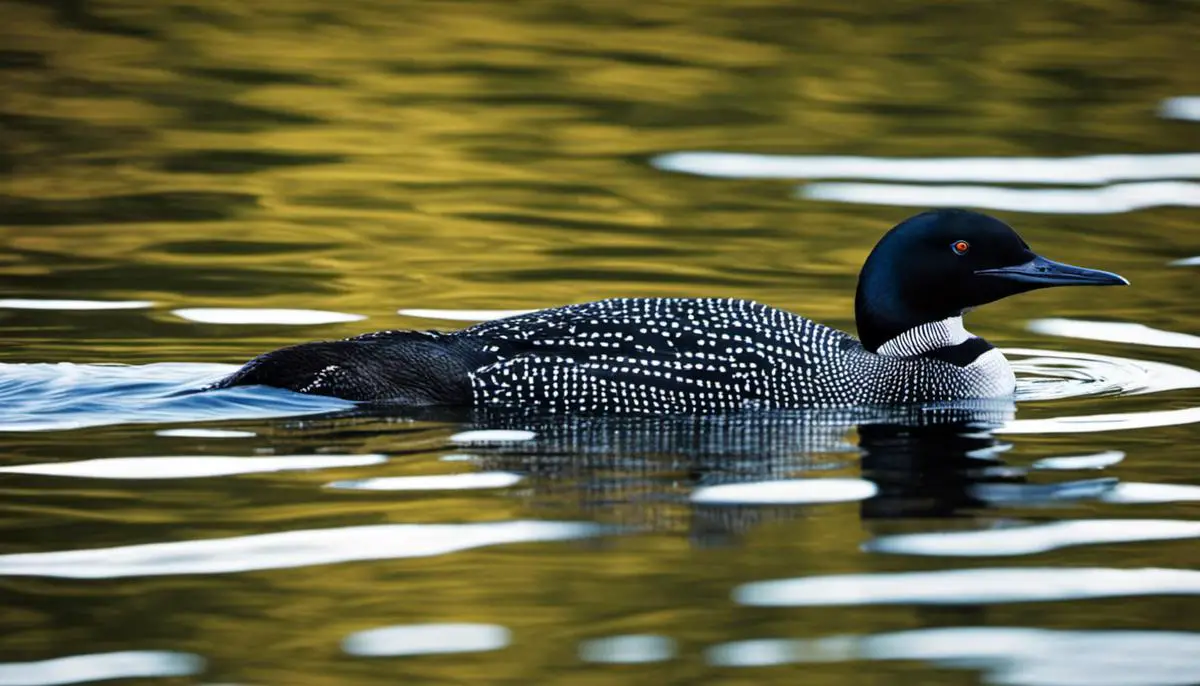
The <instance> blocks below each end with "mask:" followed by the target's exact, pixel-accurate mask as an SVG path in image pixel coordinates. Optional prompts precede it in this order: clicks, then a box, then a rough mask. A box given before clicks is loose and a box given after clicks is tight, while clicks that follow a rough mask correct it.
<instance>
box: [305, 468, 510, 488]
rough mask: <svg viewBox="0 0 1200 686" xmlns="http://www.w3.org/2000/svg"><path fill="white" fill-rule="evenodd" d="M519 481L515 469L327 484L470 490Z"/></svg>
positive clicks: (504, 486) (348, 486)
mask: <svg viewBox="0 0 1200 686" xmlns="http://www.w3.org/2000/svg"><path fill="white" fill-rule="evenodd" d="M520 482H521V475H520V474H513V473H512V472H472V473H470V474H438V475H435V476H391V477H381V478H377V479H353V480H347V481H334V482H333V483H331V484H328V487H329V488H342V489H348V490H356V491H467V490H474V489H484V488H507V487H509V486H513V485H516V484H518V483H520Z"/></svg>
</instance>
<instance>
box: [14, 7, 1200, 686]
mask: <svg viewBox="0 0 1200 686" xmlns="http://www.w3.org/2000/svg"><path fill="white" fill-rule="evenodd" d="M0 12H2V16H3V17H4V21H3V22H0V24H3V27H2V28H0V86H2V89H0V92H2V93H3V95H2V96H0V169H2V170H3V171H4V176H3V182H2V183H3V185H2V187H0V237H2V240H3V246H4V249H3V251H0V306H2V307H0V334H2V336H0V340H2V343H0V430H2V431H3V432H2V433H0V531H2V535H0V684H5V685H15V684H68V683H86V682H90V681H100V680H104V679H118V680H121V679H126V680H134V679H138V678H144V679H145V680H146V681H148V682H161V683H207V684H218V683H237V684H251V685H264V686H265V685H267V684H349V683H352V684H357V683H364V684H366V683H380V684H383V683H397V682H404V683H409V682H413V683H467V682H470V683H474V682H478V683H514V684H517V683H519V684H525V683H572V684H576V683H580V684H589V683H596V684H599V683H613V682H622V683H654V684H661V683H689V684H690V683H756V684H757V683H796V682H802V683H811V684H860V683H921V684H943V683H944V684H952V683H953V684H959V683H994V684H1018V685H1026V684H1030V685H1032V684H1037V685H1041V684H1088V685H1097V684H1099V685H1106V684H1121V685H1124V684H1192V683H1197V682H1200V657H1198V656H1200V625H1197V621H1196V617H1197V611H1198V610H1200V603H1198V601H1197V596H1198V595H1200V569H1198V566H1200V547H1198V545H1197V539H1198V538H1200V521H1198V519H1197V515H1198V514H1200V511H1198V510H1197V503H1198V502H1200V478H1198V477H1197V472H1196V464H1197V463H1198V460H1200V449H1198V448H1197V447H1196V438H1197V436H1198V433H1197V427H1198V426H1200V391H1198V390H1197V389H1198V388H1200V372H1198V371H1196V370H1197V369H1198V368H1200V353H1198V350H1200V337H1198V336H1200V316H1198V315H1197V308H1196V302H1197V298H1198V296H1200V289H1198V287H1197V284H1198V283H1200V280H1198V279H1197V269H1198V268H1200V260H1198V259H1197V257H1198V256H1200V232H1198V231H1197V228H1196V223H1197V221H1198V220H1200V215H1198V214H1197V212H1198V210H1197V207H1198V206H1200V185H1198V184H1197V179H1200V122H1197V121H1196V120H1197V119H1200V112H1198V110H1200V101H1197V99H1196V97H1195V96H1197V95H1200V76H1198V74H1200V72H1197V71H1196V69H1195V67H1194V65H1195V64H1198V63H1200V9H1198V7H1197V5H1196V4H1194V3H1188V2H1169V1H1168V2H1133V1H1130V2H1116V1H1112V0H1098V1H1095V2H1086V3H1084V2H1071V3H1038V2H1013V3H1004V4H994V3H929V4H924V3H917V2H862V3H841V2H822V1H815V2H804V3H800V4H796V3H782V2H750V3H736V4H730V3H700V2H693V3H657V2H655V3H648V2H642V3H629V2H605V3H568V2H529V3H513V2H493V3H487V2H453V3H450V2H443V3H435V2H405V3H386V2H340V3H332V4H331V3H318V2H304V1H296V2H269V1H265V0H264V1H261V2H254V3H234V2H216V1H213V2H207V3H205V2H186V1H184V2H172V3H151V2H143V3H130V2H87V1H85V0H71V1H67V0H62V1H60V2H5V3H0ZM704 153H714V154H704ZM729 153H740V154H749V155H752V156H750V157H730V156H729V155H728V154H729ZM939 204H960V205H969V206H973V207H979V208H982V209H986V210H990V211H993V212H995V213H996V214H998V215H999V216H1002V217H1003V218H1005V219H1006V220H1008V221H1010V222H1011V223H1013V224H1014V225H1015V226H1017V227H1018V228H1019V229H1020V230H1021V232H1022V234H1023V235H1024V236H1025V237H1026V238H1027V239H1028V240H1029V242H1030V243H1031V244H1032V245H1033V246H1034V247H1035V248H1036V249H1038V250H1039V252H1042V253H1043V254H1046V255H1048V256H1050V257H1053V258H1056V259H1061V260H1065V261H1069V262H1073V263H1078V264H1085V265H1088V266H1093V267H1097V268H1102V269H1107V270H1112V271H1116V272H1119V273H1121V274H1123V275H1125V276H1127V277H1128V278H1129V279H1130V280H1131V281H1132V282H1133V287H1132V288H1126V289H1105V290H1103V291H1096V290H1089V289H1061V290H1060V291H1048V292H1040V293H1036V294H1031V295H1027V296H1024V297H1021V298H1017V299H1013V300H1011V301H1009V302H1003V303H998V304H996V305H992V306H988V307H987V308H985V309H983V310H982V311H979V312H976V313H974V314H973V315H972V316H971V317H970V321H969V324H970V326H971V328H972V330H973V331H975V332H976V333H979V334H981V335H984V336H986V337H987V338H989V339H990V340H992V341H994V342H996V343H997V344H999V345H1001V346H1003V347H1005V348H1006V349H1008V350H1009V356H1010V359H1012V360H1013V361H1014V362H1015V363H1016V365H1017V367H1018V373H1019V377H1020V387H1019V390H1018V402H1017V404H1016V405H1015V406H1013V405H1011V404H1009V403H985V404H976V405H973V406H966V407H963V406H959V407H943V408H933V409H926V410H924V411H920V412H916V411H904V412H884V411H870V412H867V411H862V412H855V413H849V412H847V413H833V414H822V415H815V414H804V413H792V414H777V415H769V416H757V417H740V418H734V419H713V418H674V419H660V420H650V421H640V422H635V421H629V420H607V421H600V420H570V419H559V420H557V421H553V422H550V421H543V422H530V421H527V420H518V419H515V418H511V417H496V416H490V417H471V416H418V417H411V416H410V417H404V416H398V415H396V413H394V412H390V413H389V412H387V411H381V410H379V409H378V408H359V407H354V406H351V405H349V404H347V403H341V402H339V401H332V400H329V399H320V398H307V397H302V396H296V395H291V394H288V393H284V392H275V391H266V390H262V389H238V390H235V391H225V392H220V393H213V394H204V395H193V394H181V393H179V392H180V391H184V390H187V389H190V388H194V387H196V386H198V385H200V384H202V383H204V382H206V381H209V380H212V379H214V378H217V377H219V376H220V375H221V374H223V373H226V372H227V371H229V370H230V369H232V368H233V367H232V365H235V364H238V363H240V362H241V361H243V360H244V359H246V358H248V357H250V356H252V355H254V354H256V353H258V352H261V351H264V350H267V349H270V348H272V347H276V346H280V345H285V344H288V343H293V342H297V341H302V340H310V339H314V338H329V337H338V336H343V335H349V334H353V333H358V332H361V331H366V330H373V329H383V328H394V327H405V326H411V327H417V326H421V327H430V326H432V327H448V326H454V325H456V324H455V321H451V320H456V321H462V320H476V319H480V318H486V317H489V316H494V314H495V313H494V312H492V311H495V310H525V309H533V308H538V307H543V306H550V305H555V304H561V303H565V302H579V301H585V300H592V299H598V298H602V297H608V296H617V295H646V296H650V295H660V296H665V295H678V296H683V295H688V296H696V295H712V296H737V297H748V298H753V299H757V300H760V301H763V302H767V303H770V304H772V305H775V306H778V307H782V308H786V309H790V310H794V311H798V312H802V313H804V314H806V315H809V316H812V317H813V318H815V319H818V320H819V321H822V322H824V323H827V324H830V325H833V326H838V327H840V328H845V329H851V330H852V328H853V319H852V314H851V312H852V294H853V288H854V283H855V277H856V272H857V269H858V266H859V265H860V264H861V261H862V259H863V258H864V257H865V255H866V253H867V251H868V250H869V249H870V247H871V246H872V245H873V243H874V241H875V240H876V239H877V238H878V236H879V235H880V234H881V233H882V232H883V231H884V230H886V229H887V228H888V227H889V226H891V225H892V224H894V223H895V222H896V221H898V220H900V219H902V218H903V217H905V216H907V215H909V214H912V213H913V212H915V211H916V210H918V209H920V208H923V207H926V206H929V205H939ZM479 310H485V311H487V312H479ZM398 311H400V312H398ZM481 431H482V432H486V433H477V432H481ZM448 653H452V654H448ZM614 663H633V664H614Z"/></svg>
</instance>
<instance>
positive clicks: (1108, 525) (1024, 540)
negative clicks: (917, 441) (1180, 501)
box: [863, 519, 1200, 557]
mask: <svg viewBox="0 0 1200 686" xmlns="http://www.w3.org/2000/svg"><path fill="white" fill-rule="evenodd" d="M1187 538H1200V522H1184V521H1176V520H1169V519H1092V520H1082V521H1072V522H1052V523H1049V524H1037V525H1034V526H1015V527H1010V528H1004V529H989V530H986V531H947V532H937V533H924V534H905V535H898V536H884V537H881V538H877V539H875V540H873V541H870V542H868V543H866V544H865V545H863V550H865V551H867V552H872V553H892V554H899V555H934V556H941V557H984V556H989V555H1032V554H1035V553H1043V552H1046V551H1048V550H1057V549H1059V548H1067V547H1073V546H1080V545H1094V544H1097V543H1132V542H1140V541H1171V540H1181V539H1187Z"/></svg>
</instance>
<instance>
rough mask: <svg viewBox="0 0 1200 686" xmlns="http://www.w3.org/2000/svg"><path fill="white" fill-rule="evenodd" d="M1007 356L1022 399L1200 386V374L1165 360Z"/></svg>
mask: <svg viewBox="0 0 1200 686" xmlns="http://www.w3.org/2000/svg"><path fill="white" fill-rule="evenodd" d="M1004 354H1005V355H1006V356H1008V357H1009V362H1010V363H1011V364H1012V367H1013V371H1014V372H1016V374H1017V399H1018V400H1022V401H1030V400H1061V399H1064V398H1077V397H1084V396H1094V395H1106V394H1107V395H1116V394H1120V395H1142V394H1146V393H1159V392H1164V391H1174V390H1182V389H1188V388H1200V372H1198V371H1196V370H1194V369H1188V368H1187V367H1180V366H1178V365H1173V364H1166V363H1164V362H1151V361H1147V360H1133V359H1128V358H1123V357H1111V356H1108V355H1095V354H1090V353H1079V352H1057V351H1051V350H1034V349H1030V348H1005V349H1004ZM1014 356H1018V357H1014Z"/></svg>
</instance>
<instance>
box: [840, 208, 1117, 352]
mask: <svg viewBox="0 0 1200 686" xmlns="http://www.w3.org/2000/svg"><path fill="white" fill-rule="evenodd" d="M1128 284H1129V282H1128V281H1126V280H1125V279H1124V278H1123V277H1121V276H1118V275H1116V274H1111V273H1109V272H1103V271H1099V270H1096V269H1084V268H1082V267H1073V266H1071V265H1069V264H1062V263H1059V262H1053V261H1051V260H1048V259H1046V258H1044V257H1041V256H1040V255H1038V254H1036V253H1034V252H1033V250H1031V249H1030V248H1029V244H1028V243H1026V242H1025V241H1024V240H1022V239H1021V237H1020V236H1019V235H1017V232H1016V231H1014V230H1013V229H1012V227H1010V226H1009V225H1008V224H1005V223H1004V222H1002V221H1000V220H999V219H996V218H995V217H989V216H987V215H986V214H980V213H978V212H969V211H966V210H954V209H946V210H934V211H931V212H924V213H922V214H918V215H917V216H915V217H911V218H909V219H906V220H905V221H903V222H901V223H900V224H898V225H897V226H896V227H895V228H893V229H892V230H891V231H888V232H887V234H885V235H884V237H883V238H881V239H880V240H879V243H878V244H876V246H875V249H874V250H872V251H871V254H870V256H869V257H867V261H866V263H865V264H863V268H862V272H861V273H860V274H859V277H858V292H857V293H856V295H855V303H854V304H855V308H854V314H855V319H856V323H857V326H858V335H859V339H860V340H861V341H862V343H863V345H864V346H865V347H866V348H867V349H868V350H870V351H872V352H876V351H878V349H879V347H880V346H881V345H883V344H884V343H886V342H887V341H889V340H891V339H893V338H895V337H896V336H898V335H900V334H902V333H904V332H905V331H909V330H911V329H913V328H914V327H917V326H920V325H922V324H928V323H931V322H937V321H941V320H944V319H948V318H950V317H957V316H960V315H962V313H963V312H965V311H967V310H969V309H971V308H972V307H977V306H979V305H985V304H987V303H990V302H994V301H996V300H999V299H1000V298H1006V297H1008V296H1010V295H1016V294H1017V293H1024V292H1025V291H1032V290H1036V289H1039V288H1049V287H1051V286H1115V285H1128Z"/></svg>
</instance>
